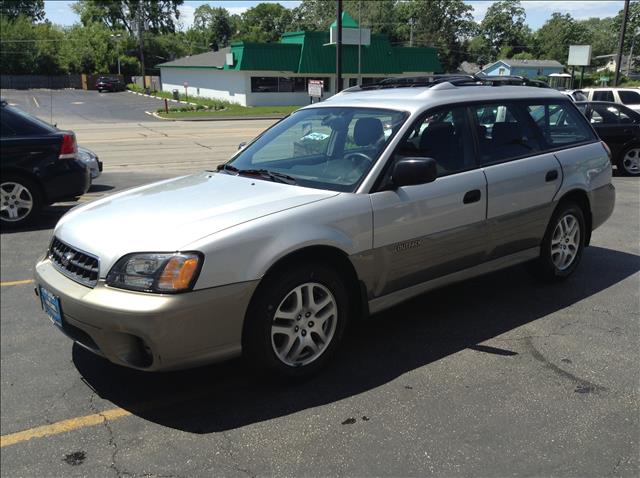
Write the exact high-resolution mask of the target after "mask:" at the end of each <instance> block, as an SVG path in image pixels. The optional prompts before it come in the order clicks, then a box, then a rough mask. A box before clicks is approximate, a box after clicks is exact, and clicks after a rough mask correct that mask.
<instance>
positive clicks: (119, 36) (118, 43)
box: [109, 33, 122, 76]
mask: <svg viewBox="0 0 640 478" xmlns="http://www.w3.org/2000/svg"><path fill="white" fill-rule="evenodd" d="M109 36H110V37H111V38H115V39H116V56H117V58H118V76H120V38H122V35H121V34H120V33H116V34H114V35H109Z"/></svg>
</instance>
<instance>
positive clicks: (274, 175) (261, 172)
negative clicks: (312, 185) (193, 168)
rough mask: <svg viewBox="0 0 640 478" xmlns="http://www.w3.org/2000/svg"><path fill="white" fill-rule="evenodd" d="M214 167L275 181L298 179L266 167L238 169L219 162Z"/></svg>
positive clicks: (293, 182) (286, 181)
mask: <svg viewBox="0 0 640 478" xmlns="http://www.w3.org/2000/svg"><path fill="white" fill-rule="evenodd" d="M216 169H217V170H218V171H229V172H231V173H236V174H238V175H246V176H262V177H266V178H268V179H270V180H271V181H273V182H277V183H284V184H298V181H296V179H295V178H294V177H293V176H289V175H288V174H284V173H278V172H276V171H269V170H268V169H238V168H236V167H235V166H233V165H232V164H219V165H218V166H217V168H216Z"/></svg>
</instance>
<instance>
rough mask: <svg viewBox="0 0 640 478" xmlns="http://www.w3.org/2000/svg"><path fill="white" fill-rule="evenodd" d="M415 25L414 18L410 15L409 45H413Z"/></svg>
mask: <svg viewBox="0 0 640 478" xmlns="http://www.w3.org/2000/svg"><path fill="white" fill-rule="evenodd" d="M415 26H416V19H415V18H413V17H411V18H409V27H410V30H409V46H413V27H415Z"/></svg>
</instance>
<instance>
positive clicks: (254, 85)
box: [251, 76, 278, 93]
mask: <svg viewBox="0 0 640 478" xmlns="http://www.w3.org/2000/svg"><path fill="white" fill-rule="evenodd" d="M277 91H278V78H277V77H275V76H252V77H251V92H252V93H276V92H277Z"/></svg>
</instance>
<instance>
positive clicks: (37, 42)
mask: <svg viewBox="0 0 640 478" xmlns="http://www.w3.org/2000/svg"><path fill="white" fill-rule="evenodd" d="M63 38H64V34H63V33H62V32H61V31H60V30H59V29H57V28H56V27H54V26H53V25H51V24H50V23H33V22H32V20H31V18H30V17H27V16H23V15H19V16H18V17H17V18H15V19H13V20H9V17H8V16H4V15H3V16H0V40H1V41H2V49H0V72H1V73H3V74H18V75H27V74H29V75H37V74H48V75H51V74H53V75H55V74H58V73H63V72H64V71H63V70H62V69H61V68H60V66H59V48H60V45H61V44H62V43H63V42H62V40H63Z"/></svg>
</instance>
